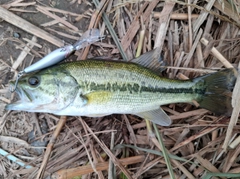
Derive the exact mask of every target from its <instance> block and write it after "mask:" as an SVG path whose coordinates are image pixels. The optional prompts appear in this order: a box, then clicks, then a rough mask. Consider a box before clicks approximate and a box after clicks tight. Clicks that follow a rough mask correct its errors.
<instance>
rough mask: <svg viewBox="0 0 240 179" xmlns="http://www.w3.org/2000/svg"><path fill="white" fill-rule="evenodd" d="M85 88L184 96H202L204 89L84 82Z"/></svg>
mask: <svg viewBox="0 0 240 179" xmlns="http://www.w3.org/2000/svg"><path fill="white" fill-rule="evenodd" d="M85 86H87V87H89V88H90V89H91V90H93V91H95V90H103V91H129V92H130V93H133V92H135V93H142V92H152V93H172V94H174V93H186V94H193V93H195V94H204V93H205V89H198V88H155V87H153V86H150V87H146V86H141V87H140V86H139V85H138V84H137V83H134V84H130V83H126V84H123V85H120V84H118V83H107V84H96V83H94V82H91V83H90V84H89V83H87V82H85Z"/></svg>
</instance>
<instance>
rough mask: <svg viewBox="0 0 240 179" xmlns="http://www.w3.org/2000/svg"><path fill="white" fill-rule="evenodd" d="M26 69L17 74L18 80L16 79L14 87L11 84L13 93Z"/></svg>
mask: <svg viewBox="0 0 240 179" xmlns="http://www.w3.org/2000/svg"><path fill="white" fill-rule="evenodd" d="M24 73H25V72H24V71H20V72H19V73H18V75H17V78H16V81H15V84H14V87H13V88H12V86H10V91H11V93H13V92H14V91H15V90H16V89H17V85H18V80H19V79H20V78H21V76H23V75H24Z"/></svg>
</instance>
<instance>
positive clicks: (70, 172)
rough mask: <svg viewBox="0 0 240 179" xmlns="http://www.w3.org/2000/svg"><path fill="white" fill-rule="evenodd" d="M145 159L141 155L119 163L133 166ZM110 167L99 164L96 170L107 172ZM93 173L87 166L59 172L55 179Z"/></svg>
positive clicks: (103, 163)
mask: <svg viewBox="0 0 240 179" xmlns="http://www.w3.org/2000/svg"><path fill="white" fill-rule="evenodd" d="M144 158H145V156H144V155H139V156H134V157H128V158H123V159H119V162H121V164H122V165H131V164H136V163H140V162H142V161H143V160H144ZM108 166H109V162H99V163H97V164H96V170H97V171H102V170H107V169H108ZM92 172H94V171H93V169H92V166H91V165H86V166H81V167H77V168H70V169H64V170H59V171H57V172H56V173H54V174H53V177H54V178H56V179H68V178H73V177H75V176H79V175H85V174H89V173H92Z"/></svg>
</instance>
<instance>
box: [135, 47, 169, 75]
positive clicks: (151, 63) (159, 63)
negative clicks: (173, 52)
mask: <svg viewBox="0 0 240 179" xmlns="http://www.w3.org/2000/svg"><path fill="white" fill-rule="evenodd" d="M160 53H161V52H160V50H159V48H155V49H154V50H152V51H149V52H147V53H144V54H142V55H141V56H139V57H138V58H135V59H132V60H131V62H134V63H137V64H139V65H142V66H144V67H147V68H149V69H151V70H153V71H155V72H161V71H163V70H165V68H164V67H163V63H164V62H163V59H162V57H161V54H160Z"/></svg>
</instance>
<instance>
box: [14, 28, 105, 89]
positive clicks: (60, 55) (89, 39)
mask: <svg viewBox="0 0 240 179" xmlns="http://www.w3.org/2000/svg"><path fill="white" fill-rule="evenodd" d="M103 38H104V36H101V35H100V31H99V30H98V29H90V30H88V31H86V32H85V33H84V34H83V35H82V36H81V38H80V39H79V40H78V41H77V42H76V43H74V44H73V45H71V44H70V45H66V46H64V47H61V48H58V49H56V50H54V51H52V52H51V53H49V54H48V55H46V56H45V57H43V58H42V59H41V60H39V61H38V62H36V63H34V64H33V65H31V66H29V67H27V68H25V69H24V70H22V71H20V72H19V73H18V75H17V78H16V82H15V85H14V87H13V88H10V91H11V92H14V91H15V90H16V88H17V84H18V81H19V79H20V78H21V77H22V76H23V75H25V74H28V73H31V72H34V71H39V70H42V69H44V68H47V67H50V66H53V65H55V64H57V63H59V62H61V61H62V60H64V59H66V58H67V57H69V56H70V55H71V54H72V53H73V52H75V51H76V50H79V49H82V48H84V47H87V46H88V45H90V44H92V43H94V42H97V41H99V40H102V39H103Z"/></svg>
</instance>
